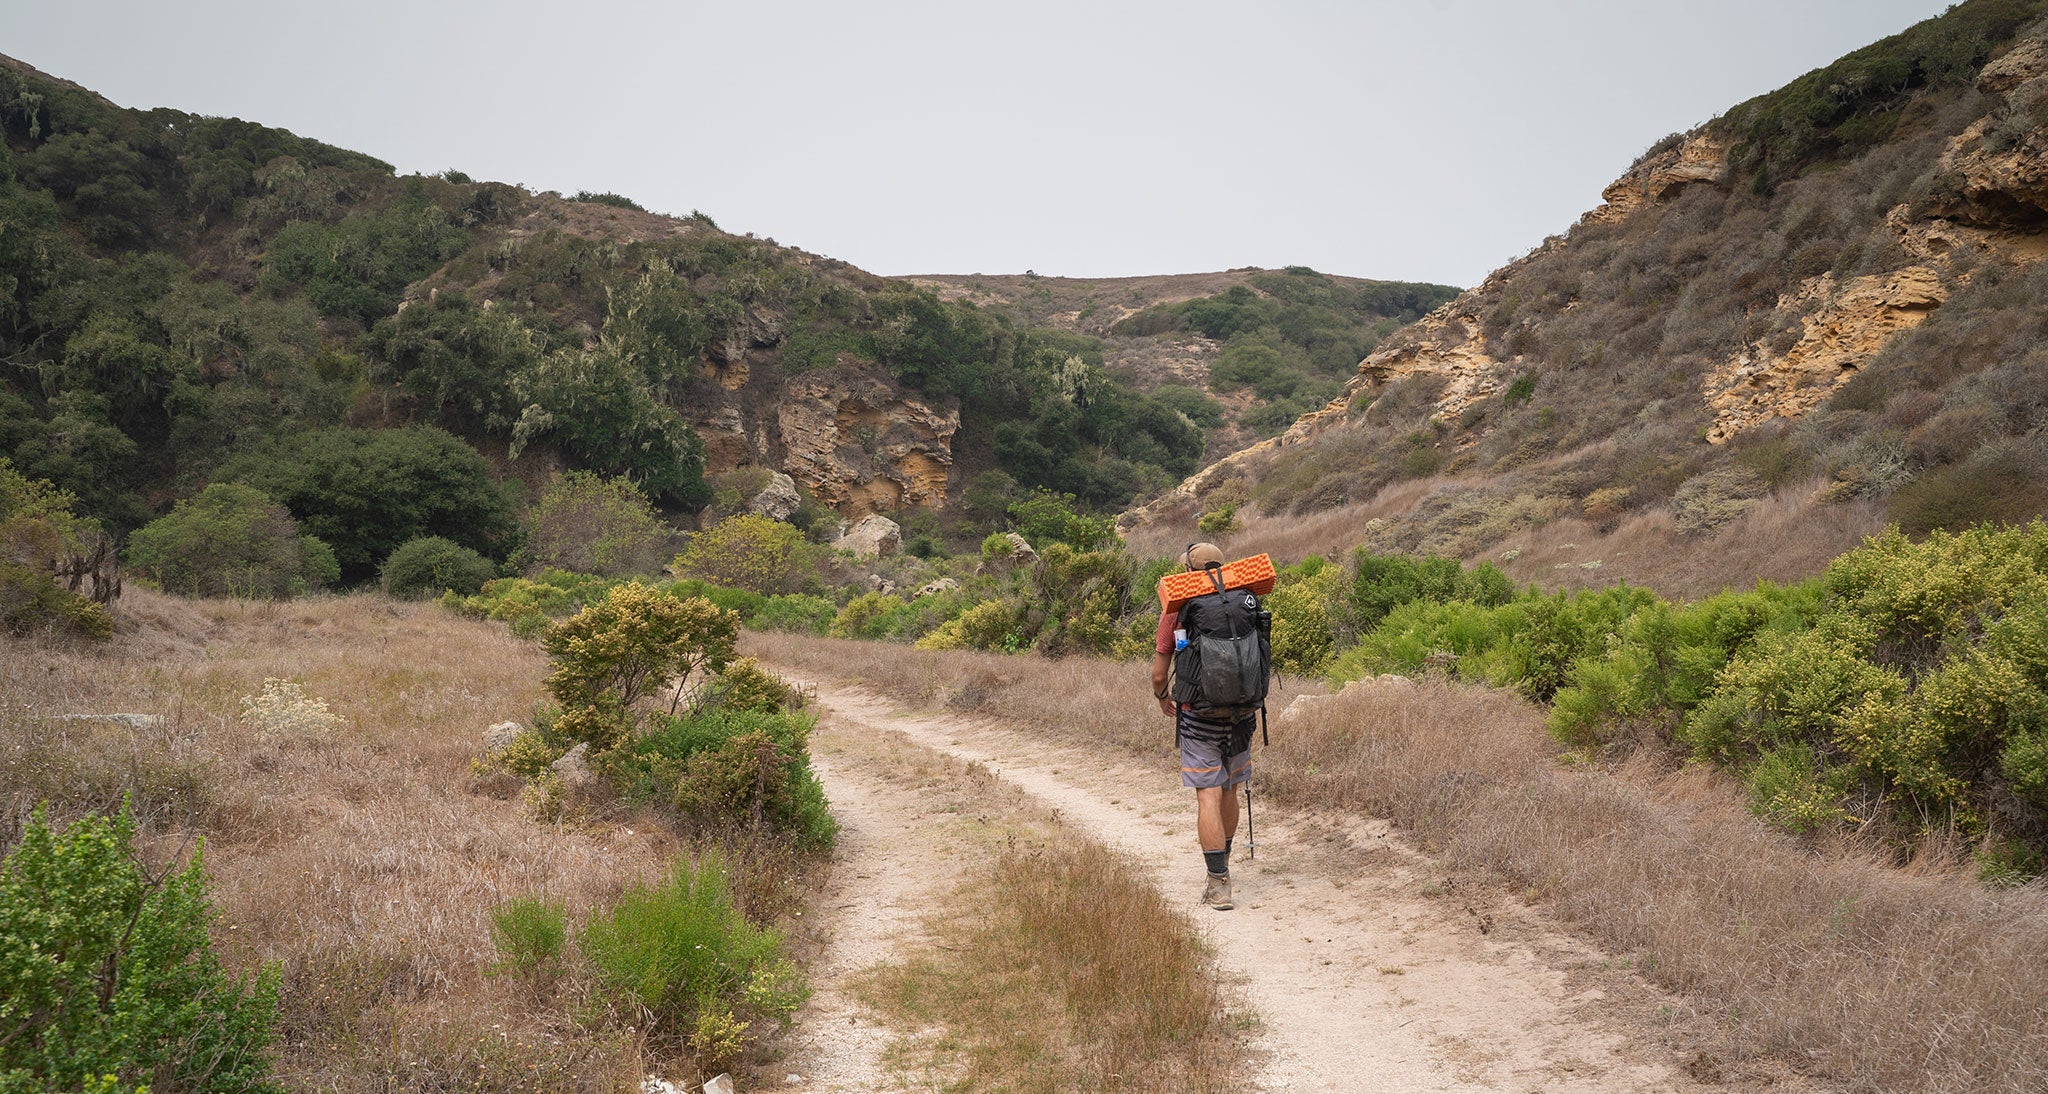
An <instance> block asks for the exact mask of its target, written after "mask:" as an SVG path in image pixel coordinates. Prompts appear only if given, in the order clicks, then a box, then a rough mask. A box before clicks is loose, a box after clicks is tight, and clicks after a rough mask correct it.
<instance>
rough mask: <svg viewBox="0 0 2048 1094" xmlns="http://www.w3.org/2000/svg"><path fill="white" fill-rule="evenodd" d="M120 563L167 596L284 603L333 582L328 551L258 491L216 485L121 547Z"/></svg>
mask: <svg viewBox="0 0 2048 1094" xmlns="http://www.w3.org/2000/svg"><path fill="white" fill-rule="evenodd" d="M128 561H129V562H131V563H133V564H134V565H135V567H136V568H137V569H139V570H142V571H143V572H144V573H147V574H149V575H150V576H151V577H153V578H155V579H156V581H157V583H158V584H159V585H162V586H163V587H164V589H165V590H166V591H168V592H174V593H184V594H187V595H192V596H252V597H258V596H260V597H285V596H291V595H294V594H296V593H303V592H306V591H308V590H311V589H317V588H319V587H320V586H322V585H326V584H328V583H330V582H332V581H334V580H335V578H337V577H338V576H340V570H339V568H338V567H337V566H336V565H335V561H334V552H333V551H331V550H329V549H328V547H327V544H325V543H323V542H321V541H320V540H319V539H317V538H315V537H313V536H306V535H300V534H299V526H298V524H297V523H296V522H294V521H293V520H292V517H291V514H290V513H288V512H286V511H285V508H284V506H282V505H279V504H278V503H276V502H274V501H272V500H270V498H268V497H266V496H265V495H264V494H263V492H262V491H260V490H256V489H253V488H251V487H247V486H243V485H240V484H239V483H225V482H217V483H214V484H213V485H211V486H209V487H207V488H206V489H204V490H202V491H200V492H199V495H198V496H197V497H194V498H190V499H187V500H185V501H181V502H179V503H178V505H177V507H176V508H174V509H172V510H171V512H170V515H168V516H164V517H160V518H158V519H156V520H153V521H151V522H150V523H148V524H147V525H144V526H143V527H142V528H140V529H137V530H136V532H135V534H134V535H133V536H131V537H129V540H128Z"/></svg>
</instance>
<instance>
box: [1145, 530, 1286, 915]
mask: <svg viewBox="0 0 2048 1094" xmlns="http://www.w3.org/2000/svg"><path fill="white" fill-rule="evenodd" d="M1181 564H1182V565H1183V566H1185V567H1186V568H1187V570H1188V571H1189V572H1190V573H1208V574H1212V575H1214V574H1220V572H1221V567H1222V566H1223V552H1222V551H1221V550H1220V549H1218V548H1217V546H1216V545H1215V544H1213V543H1194V544H1190V545H1189V546H1188V548H1187V550H1186V551H1184V552H1183V553H1182V555H1181ZM1214 580H1215V581H1216V582H1217V584H1218V585H1221V584H1222V580H1221V578H1220V577H1216V578H1214ZM1242 595H1243V596H1244V597H1245V603H1247V604H1249V605H1250V610H1251V612H1252V613H1253V614H1254V616H1256V614H1257V613H1258V606H1257V601H1256V599H1255V598H1253V597H1252V596H1251V594H1250V593H1249V592H1246V593H1243V594H1242ZM1223 599H1224V597H1223V594H1222V593H1221V592H1220V591H1219V593H1218V594H1216V595H1215V596H1214V597H1207V596H1205V597H1198V598H1196V600H1191V601H1189V602H1187V603H1186V604H1183V605H1182V606H1181V607H1180V609H1179V610H1178V611H1170V612H1163V613H1161V615H1160V618H1159V634H1158V638H1157V640H1156V642H1155V643H1154V644H1153V653H1154V655H1153V658H1152V695H1153V697H1154V698H1156V699H1158V700H1159V711H1160V713H1162V714H1165V715H1168V716H1169V717H1171V718H1173V719H1174V737H1175V739H1176V740H1177V741H1178V742H1179V744H1180V782H1181V785H1182V786H1186V787H1192V788H1193V789H1194V791H1195V834H1196V836H1197V837H1198V838H1199V839H1200V841H1201V845H1202V865H1203V868H1204V869H1205V871H1206V872H1207V874H1208V882H1207V884H1206V885H1205V886H1204V887H1203V890H1202V903H1204V904H1206V905H1208V906H1209V907H1211V908H1214V909H1216V910H1217V911H1228V910H1229V909H1230V908H1231V907H1232V903H1231V899H1230V847H1231V843H1232V841H1233V840H1234V839H1235V838H1236V837H1237V817H1238V808H1237V795H1236V793H1235V789H1236V788H1237V787H1238V786H1241V785H1243V784H1244V783H1245V781H1246V780H1247V779H1249V778H1250V777H1251V760H1252V756H1251V742H1252V730H1253V729H1254V728H1255V727H1256V725H1257V722H1258V708H1257V707H1255V706H1254V707H1245V708H1242V709H1238V708H1225V709H1224V710H1223V711H1222V712H1221V716H1220V717H1218V716H1217V712H1215V711H1213V710H1208V709H1207V708H1206V707H1205V706H1204V704H1203V703H1202V702H1201V700H1200V697H1199V695H1198V691H1199V689H1198V688H1197V687H1196V685H1195V683H1194V682H1193V681H1189V680H1185V679H1183V680H1173V679H1171V677H1172V675H1173V670H1174V662H1175V653H1176V651H1177V648H1178V647H1183V646H1185V645H1186V644H1187V641H1188V640H1190V639H1193V638H1195V637H1197V636H1195V635H1193V634H1191V633H1189V632H1188V631H1187V629H1186V628H1184V627H1182V626H1181V617H1182V616H1183V615H1186V616H1189V617H1190V618H1191V619H1193V618H1194V617H1195V616H1196V615H1201V616H1203V617H1204V620H1205V621H1213V620H1215V619H1216V618H1217V617H1219V616H1220V615H1222V614H1223V613H1222V612H1220V611H1219V610H1218V605H1217V603H1215V602H1219V601H1221V600H1223ZM1198 602H1201V603H1203V605H1204V606H1203V607H1202V608H1200V609H1194V605H1196V604H1197V603H1198ZM1191 609H1194V610H1192V611H1191ZM1263 645H1264V643H1263V640H1262V639H1259V640H1256V641H1255V646H1256V647H1257V648H1260V650H1261V654H1262V655H1263ZM1260 671H1261V672H1263V671H1264V667H1263V666H1261V667H1260ZM1182 675H1183V676H1185V675H1187V670H1186V669H1185V668H1183V670H1182ZM1176 695H1178V696H1179V697H1180V698H1181V699H1182V700H1183V701H1176ZM1259 697H1260V699H1261V700H1263V698H1264V694H1263V689H1261V693H1260V696H1259ZM1197 707H1204V713H1203V714H1201V715H1198V714H1197V713H1196V708H1197Z"/></svg>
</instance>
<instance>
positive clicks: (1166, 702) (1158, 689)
mask: <svg viewBox="0 0 2048 1094" xmlns="http://www.w3.org/2000/svg"><path fill="white" fill-rule="evenodd" d="M1172 672H1173V655H1172V654H1170V653H1154V654H1153V655H1152V697H1153V698H1155V699H1158V700H1159V712H1160V713H1161V714H1165V715H1167V716H1169V717H1171V716H1172V715H1173V714H1174V713H1176V710H1175V708H1174V705H1173V696H1171V695H1168V694H1167V693H1166V680H1167V677H1168V675H1169V674H1171V673H1172Z"/></svg>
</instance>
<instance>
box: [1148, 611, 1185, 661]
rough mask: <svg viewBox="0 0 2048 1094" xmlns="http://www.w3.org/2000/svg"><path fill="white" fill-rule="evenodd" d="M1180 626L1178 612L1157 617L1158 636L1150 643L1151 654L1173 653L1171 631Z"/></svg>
mask: <svg viewBox="0 0 2048 1094" xmlns="http://www.w3.org/2000/svg"><path fill="white" fill-rule="evenodd" d="M1179 625H1180V613H1179V612H1165V613H1163V614H1161V615H1160V617H1159V636H1158V637H1157V638H1155V639H1154V640H1153V642H1152V652H1154V653H1172V652H1173V630H1174V628H1175V627H1177V626H1179Z"/></svg>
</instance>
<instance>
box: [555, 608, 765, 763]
mask: <svg viewBox="0 0 2048 1094" xmlns="http://www.w3.org/2000/svg"><path fill="white" fill-rule="evenodd" d="M739 630H740V617H739V613H737V612H730V611H726V610H724V609H722V608H720V607H718V606H717V605H716V604H713V603H711V602H710V601H709V600H706V599H704V598H703V597H695V596H693V597H690V598H688V599H684V598H682V597H678V596H676V595H674V594H672V593H669V592H665V591H663V590H660V589H655V588H651V587H649V586H646V585H632V584H629V585H620V586H618V587H616V588H614V589H613V590H612V592H611V595H610V596H608V597H606V598H605V599H604V600H602V601H599V602H597V603H595V604H592V605H590V606H589V607H586V608H584V609H583V610H582V611H580V612H577V613H576V614H575V615H573V616H571V617H569V618H568V619H566V620H563V621H562V622H561V623H559V624H557V625H556V626H555V627H554V629H553V630H550V631H549V632H548V635H547V638H546V640H545V643H544V644H545V645H546V647H547V651H548V655H549V656H550V657H552V658H553V659H554V663H555V670H554V672H553V673H551V674H550V675H549V676H548V681H547V687H548V693H549V694H550V695H553V696H554V698H555V701H556V702H558V703H560V704H561V706H562V713H561V717H560V718H558V719H557V720H556V722H555V728H556V729H557V731H559V732H562V733H565V734H568V735H570V736H573V737H576V738H579V739H581V740H585V741H589V742H590V743H591V744H592V745H593V746H595V747H597V748H600V749H606V748H611V747H614V746H616V745H618V744H619V743H621V742H622V741H624V740H625V739H626V737H627V736H629V735H630V734H631V732H632V730H633V727H634V722H635V718H636V716H635V714H634V710H633V708H634V706H635V705H636V704H638V703H639V702H640V701H641V700H642V699H643V698H645V697H646V696H648V695H650V694H652V693H653V692H654V691H655V690H656V689H658V688H660V687H661V686H662V685H663V684H665V683H667V682H668V681H670V680H675V681H678V682H679V683H680V682H682V681H687V680H688V679H689V678H690V677H691V676H692V675H693V674H695V673H696V672H697V671H699V670H700V669H701V670H703V671H705V672H709V673H716V672H719V671H722V670H723V669H724V668H725V666H726V665H727V664H729V663H731V661H732V658H733V646H734V643H735V642H737V641H738V640H739ZM681 699H682V691H681V689H680V687H679V688H678V690H677V692H676V696H675V698H674V699H672V700H671V701H670V703H669V709H670V711H671V712H673V711H674V710H675V708H676V707H677V706H678V705H680V703H681Z"/></svg>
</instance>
